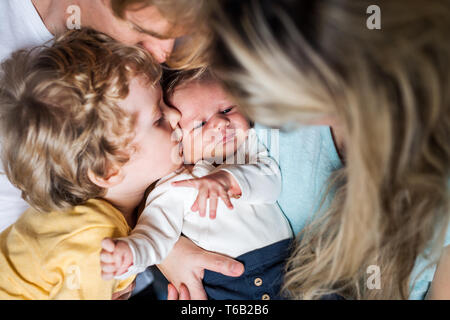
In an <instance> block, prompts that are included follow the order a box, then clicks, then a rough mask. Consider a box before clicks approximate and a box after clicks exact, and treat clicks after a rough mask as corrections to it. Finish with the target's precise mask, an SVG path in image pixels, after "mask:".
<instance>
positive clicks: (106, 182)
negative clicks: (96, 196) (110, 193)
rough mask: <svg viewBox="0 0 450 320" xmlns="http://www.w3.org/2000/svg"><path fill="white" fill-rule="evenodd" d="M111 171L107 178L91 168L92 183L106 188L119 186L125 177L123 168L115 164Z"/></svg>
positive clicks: (89, 173) (89, 171)
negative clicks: (98, 174)
mask: <svg viewBox="0 0 450 320" xmlns="http://www.w3.org/2000/svg"><path fill="white" fill-rule="evenodd" d="M109 171H110V172H109V175H108V176H107V177H106V178H105V177H99V176H97V175H96V174H95V173H94V172H92V170H91V169H89V170H88V177H89V179H90V180H91V182H92V183H94V184H96V185H97V186H99V187H101V188H105V189H109V188H112V187H115V186H117V185H118V184H119V183H121V182H122V181H123V179H124V178H125V175H124V173H123V170H122V168H121V167H119V166H114V168H111V169H110V170H109Z"/></svg>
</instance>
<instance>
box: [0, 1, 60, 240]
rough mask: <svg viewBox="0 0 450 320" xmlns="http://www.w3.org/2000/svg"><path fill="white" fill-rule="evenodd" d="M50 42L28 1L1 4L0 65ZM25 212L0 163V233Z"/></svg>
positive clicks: (24, 204)
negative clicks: (14, 53)
mask: <svg viewBox="0 0 450 320" xmlns="http://www.w3.org/2000/svg"><path fill="white" fill-rule="evenodd" d="M52 38H53V35H52V34H51V33H50V32H49V31H48V30H47V28H46V27H45V24H44V22H43V21H42V19H41V17H40V16H39V13H38V12H37V10H36V8H35V7H34V5H33V3H32V2H31V0H1V1H0V62H1V61H3V60H5V59H6V58H8V57H9V56H10V55H11V53H13V52H14V51H16V50H19V49H27V48H31V47H35V46H38V45H42V44H44V43H45V42H47V41H49V40H51V39H52ZM0 147H1V146H0ZM27 208H28V204H27V203H26V202H25V201H24V200H22V198H21V193H20V191H19V190H18V189H17V188H15V187H14V186H13V185H12V184H11V183H10V182H9V180H8V178H7V177H6V175H5V174H4V172H3V166H2V164H1V162H0V232H1V231H3V230H4V229H6V228H7V227H9V226H10V225H11V224H13V223H14V222H15V221H16V220H17V219H18V218H19V217H20V215H21V214H22V212H24V211H25V210H26V209H27Z"/></svg>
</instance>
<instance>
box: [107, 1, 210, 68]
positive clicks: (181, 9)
mask: <svg viewBox="0 0 450 320" xmlns="http://www.w3.org/2000/svg"><path fill="white" fill-rule="evenodd" d="M208 1H209V0H194V1H192V0H111V7H112V10H113V12H114V14H115V15H116V16H117V17H119V18H121V19H125V12H126V11H127V10H140V9H142V8H145V7H148V6H155V7H156V8H157V9H158V10H159V12H160V13H161V14H162V16H163V17H164V18H165V19H167V20H168V21H169V23H171V24H172V29H173V32H174V33H178V32H179V31H182V32H183V33H187V35H186V36H183V37H181V38H180V39H178V41H177V42H176V45H175V48H174V51H173V52H172V54H171V55H170V56H169V58H168V59H167V61H166V63H167V65H168V66H169V67H170V68H173V69H179V70H191V69H203V68H206V67H207V64H208V49H209V46H210V41H211V31H210V28H209V25H208V24H207V17H208V8H209V6H208V5H207V3H208Z"/></svg>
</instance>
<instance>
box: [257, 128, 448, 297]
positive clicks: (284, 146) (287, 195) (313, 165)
mask: <svg viewBox="0 0 450 320" xmlns="http://www.w3.org/2000/svg"><path fill="white" fill-rule="evenodd" d="M255 129H256V132H257V134H258V137H259V139H260V141H261V142H262V143H263V144H265V145H266V147H267V148H268V149H269V152H270V155H271V156H272V157H273V158H274V159H275V160H277V161H278V164H279V166H280V170H281V175H282V190H281V195H280V198H279V200H278V204H279V206H280V208H281V210H282V211H283V212H284V214H285V215H286V217H287V219H288V220H289V222H290V224H291V227H292V229H293V231H294V234H297V233H298V232H299V231H301V230H302V229H303V228H304V227H305V225H306V224H307V223H308V221H310V220H311V219H312V217H313V215H314V213H315V212H316V211H317V210H318V209H319V206H320V201H321V199H322V197H323V195H325V192H326V187H327V185H328V179H329V178H330V176H331V174H332V173H333V172H334V171H335V170H337V169H339V168H341V167H342V165H343V164H342V162H341V160H340V158H339V156H338V153H337V150H336V147H335V145H334V141H333V138H332V135H331V131H330V128H329V127H327V126H314V127H313V126H310V127H302V128H300V129H297V130H294V131H291V132H281V131H279V130H276V129H269V128H267V127H264V126H261V125H258V124H256V125H255ZM332 196H333V195H332V192H331V193H330V194H329V195H328V196H327V199H326V200H325V203H324V206H325V207H326V206H329V204H330V201H331V199H332ZM449 244H450V228H449V230H448V232H447V236H446V242H445V245H449ZM427 264H428V262H427V260H426V259H425V258H424V257H423V256H420V257H418V258H417V261H416V265H415V267H414V269H413V272H412V274H411V281H412V280H413V279H414V278H415V276H416V275H417V274H419V273H420V272H421V271H422V270H423V269H424V267H425V266H427ZM435 270H436V266H435V265H434V266H431V267H429V268H427V269H426V270H425V271H424V272H423V273H422V274H421V275H420V276H419V278H418V280H417V281H416V282H415V283H414V284H413V283H411V287H412V291H411V295H410V299H423V298H424V297H425V294H426V292H427V290H428V288H429V285H430V283H431V281H432V280H433V276H434V272H435ZM381 276H383V275H381Z"/></svg>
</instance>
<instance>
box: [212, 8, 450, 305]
mask: <svg viewBox="0 0 450 320" xmlns="http://www.w3.org/2000/svg"><path fill="white" fill-rule="evenodd" d="M376 3H377V5H378V6H379V7H380V8H381V30H369V29H368V28H367V27H366V19H367V18H368V17H369V15H368V14H366V9H367V8H368V7H369V5H371V4H372V1H365V0H361V1H348V0H347V1H345V0H314V1H292V0H277V1H270V0H260V1H257V0H253V1H252V0H222V1H220V2H217V3H216V4H215V8H214V11H213V17H212V21H211V23H212V24H213V26H214V28H215V31H216V34H217V36H216V38H215V40H214V43H213V48H212V50H213V53H212V67H213V69H214V70H215V71H216V73H217V74H218V76H219V77H220V78H221V79H222V80H223V81H224V83H225V84H226V86H227V87H228V88H229V89H230V91H231V92H232V93H234V95H235V96H236V98H237V99H238V100H239V101H240V105H242V106H243V107H245V108H246V110H247V113H248V114H249V115H250V116H251V117H252V118H253V119H255V120H257V121H260V122H263V123H266V124H269V125H276V126H278V125H283V124H286V123H289V122H297V123H306V124H307V123H310V122H311V121H316V120H317V119H320V118H322V117H324V116H333V117H336V118H338V119H339V121H340V123H341V124H342V125H343V127H344V137H345V144H346V150H345V167H344V168H343V169H341V170H339V171H338V172H336V174H335V175H334V176H333V177H332V178H331V179H330V184H329V186H328V189H327V190H328V191H330V190H331V189H333V188H334V189H335V190H336V192H335V194H334V198H333V200H332V203H331V206H330V207H329V208H322V211H321V213H320V214H318V213H316V215H317V216H316V219H315V220H314V222H313V223H311V224H310V225H308V227H307V228H305V230H303V231H302V232H301V233H300V234H299V235H298V238H297V244H296V248H295V249H294V252H293V254H292V256H291V258H290V260H289V262H288V264H287V274H286V277H285V289H286V290H287V291H288V292H289V293H290V294H291V296H292V297H293V298H303V299H315V298H319V297H320V296H322V295H323V294H327V293H333V292H337V293H339V294H342V295H343V296H344V297H347V298H355V299H373V298H382V299H405V298H408V296H409V290H410V286H409V283H410V280H413V281H414V279H410V276H411V271H412V269H413V266H414V264H415V261H416V258H417V257H418V255H419V254H421V253H423V252H424V251H425V249H426V248H428V246H429V245H430V243H431V242H432V243H433V245H434V246H433V247H432V248H434V250H431V251H430V255H429V256H428V258H429V259H430V261H432V262H436V260H437V259H438V258H439V255H440V250H441V249H442V246H443V240H444V236H445V231H446V228H447V226H448V224H449V214H450V207H449V188H448V181H449V177H450V140H449V139H450V33H449V30H450V19H449V18H448V17H449V16H450V2H449V1H447V0H434V1H425V0H395V1H394V0H384V1H383V0H380V1H377V2H376ZM299 183H301V181H299ZM427 252H428V251H427ZM370 265H377V266H379V267H380V271H381V273H380V275H381V289H380V290H376V289H372V290H370V289H369V288H368V286H367V285H366V281H367V278H368V276H369V275H368V274H367V272H366V271H367V270H368V269H367V268H368V266H370Z"/></svg>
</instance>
